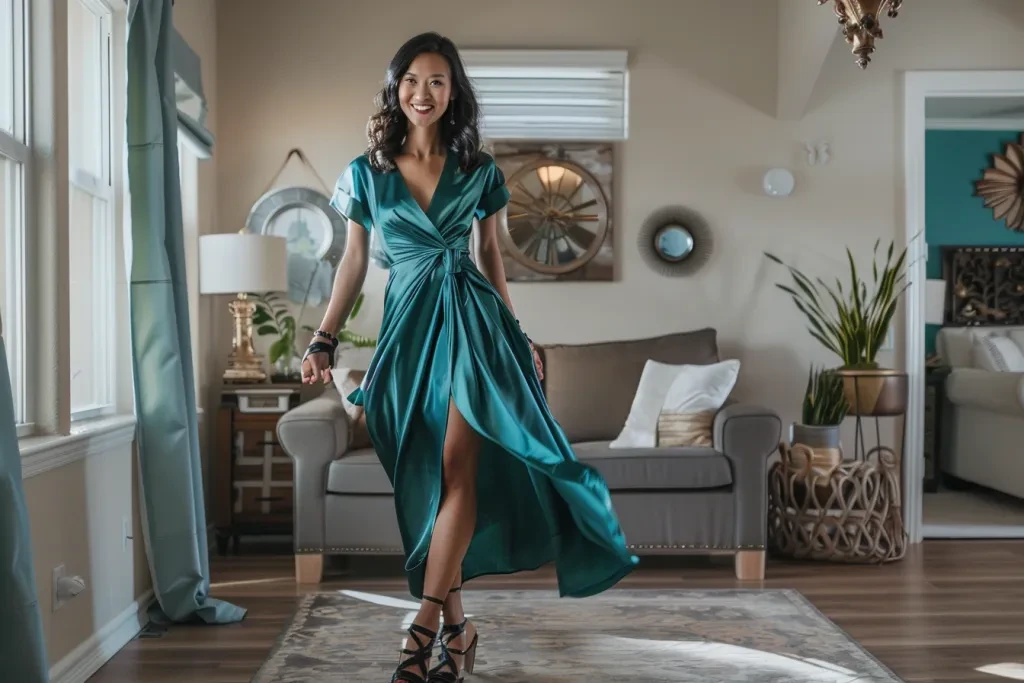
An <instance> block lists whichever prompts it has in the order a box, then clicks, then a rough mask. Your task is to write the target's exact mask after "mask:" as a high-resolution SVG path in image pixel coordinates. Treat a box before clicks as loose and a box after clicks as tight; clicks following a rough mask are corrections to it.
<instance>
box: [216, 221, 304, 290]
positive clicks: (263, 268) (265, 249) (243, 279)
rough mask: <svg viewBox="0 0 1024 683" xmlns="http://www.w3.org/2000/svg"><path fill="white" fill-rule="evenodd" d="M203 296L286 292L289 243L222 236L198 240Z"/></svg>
mask: <svg viewBox="0 0 1024 683" xmlns="http://www.w3.org/2000/svg"><path fill="white" fill-rule="evenodd" d="M199 291H200V292H201V293H202V294H241V293H245V292H285V291H288V240H287V239H285V238H284V237H277V236H274V235H254V234H246V233H225V234H218V235H202V236H201V237H200V238H199Z"/></svg>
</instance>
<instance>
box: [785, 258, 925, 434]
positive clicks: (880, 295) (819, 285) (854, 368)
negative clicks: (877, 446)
mask: <svg viewBox="0 0 1024 683" xmlns="http://www.w3.org/2000/svg"><path fill="white" fill-rule="evenodd" d="M878 246H879V241H877V240H876V241H875V248H874V253H873V257H872V263H871V273H872V288H871V291H870V292H869V290H868V285H867V283H866V282H865V281H864V280H862V279H861V277H860V275H859V274H858V271H857V265H856V263H855V262H854V260H853V254H851V253H850V250H849V249H847V250H846V257H847V261H848V262H849V265H850V275H849V284H848V285H847V287H846V288H844V287H843V283H842V282H840V280H839V278H836V281H835V286H834V287H832V286H830V285H828V284H826V283H825V281H824V280H822V279H821V278H815V279H813V280H812V279H811V278H810V277H808V276H807V275H804V274H803V273H802V272H800V271H799V270H797V269H796V268H794V267H793V266H789V265H787V264H785V263H784V262H783V261H782V260H781V259H780V258H778V257H777V256H774V255H772V254H769V253H765V256H766V257H767V258H768V259H770V260H771V261H773V262H775V263H778V264H780V265H782V266H784V267H785V268H786V269H787V270H788V271H789V273H790V276H791V277H792V278H793V286H792V287H791V286H788V285H784V284H776V287H778V288H779V289H781V290H782V291H784V292H786V293H787V294H789V295H790V297H792V299H793V303H795V304H796V307H797V308H798V309H799V310H800V312H801V313H803V314H804V315H805V316H806V317H807V321H808V323H809V328H808V330H809V332H810V333H811V336H813V337H814V338H815V339H816V340H818V342H820V343H821V344H822V345H823V346H824V347H825V348H827V349H828V350H830V351H832V352H833V353H834V354H836V355H837V356H839V358H841V359H842V365H841V366H840V367H839V368H837V369H836V372H837V373H838V374H839V375H840V376H841V377H842V378H843V386H844V388H845V393H846V400H847V402H848V404H849V413H850V414H851V415H862V416H881V415H900V414H902V413H903V412H904V411H905V410H906V407H907V406H906V402H907V375H906V373H903V372H899V371H897V370H892V369H889V368H882V367H880V366H879V364H878V361H877V356H878V352H879V351H880V350H881V348H882V346H883V345H884V344H885V338H886V336H887V335H888V334H889V326H890V325H891V323H892V318H893V315H894V314H895V313H896V306H897V304H898V303H899V298H900V296H901V295H902V294H903V292H904V291H905V290H906V288H907V279H906V277H907V274H906V270H905V266H906V256H907V250H906V248H904V249H903V251H902V252H900V253H899V255H895V253H894V243H893V242H890V243H889V249H888V251H887V253H886V257H885V262H884V263H882V264H879V260H878V256H879V253H878Z"/></svg>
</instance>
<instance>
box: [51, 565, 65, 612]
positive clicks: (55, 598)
mask: <svg viewBox="0 0 1024 683" xmlns="http://www.w3.org/2000/svg"><path fill="white" fill-rule="evenodd" d="M63 578H64V565H59V566H57V567H54V568H53V578H52V579H51V581H50V591H51V593H52V595H51V597H50V610H51V611H53V612H56V611H57V610H59V609H60V608H61V607H63V606H64V600H63V599H62V598H61V597H60V595H58V592H57V584H58V582H59V581H60V580H61V579H63Z"/></svg>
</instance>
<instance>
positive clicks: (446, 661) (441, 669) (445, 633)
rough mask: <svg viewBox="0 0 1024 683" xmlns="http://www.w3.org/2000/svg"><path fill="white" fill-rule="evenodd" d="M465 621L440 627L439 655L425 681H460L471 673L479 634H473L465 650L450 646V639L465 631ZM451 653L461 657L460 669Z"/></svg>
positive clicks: (448, 682) (450, 682) (430, 682)
mask: <svg viewBox="0 0 1024 683" xmlns="http://www.w3.org/2000/svg"><path fill="white" fill-rule="evenodd" d="M461 589H462V586H456V587H455V588H452V589H451V590H450V591H448V592H449V593H454V592H456V591H458V590H461ZM467 623H468V622H467V620H466V619H463V620H462V621H461V622H460V623H458V624H445V625H444V626H442V627H441V636H440V638H439V640H440V642H441V655H440V657H438V662H437V665H436V666H434V668H433V669H431V670H430V672H429V676H428V678H427V683H461V681H463V680H464V679H465V674H471V673H473V666H474V665H475V664H476V644H477V641H478V640H479V635H480V634H478V633H474V634H473V641H472V642H471V643H470V644H469V647H467V648H466V649H465V650H458V649H456V648H454V647H451V642H452V640H454V639H455V638H458V637H459V636H461V635H462V634H463V633H465V631H466V624H467ZM452 655H457V656H459V657H462V658H463V660H462V670H461V671H460V670H459V666H458V664H456V663H455V660H454V659H453V658H452Z"/></svg>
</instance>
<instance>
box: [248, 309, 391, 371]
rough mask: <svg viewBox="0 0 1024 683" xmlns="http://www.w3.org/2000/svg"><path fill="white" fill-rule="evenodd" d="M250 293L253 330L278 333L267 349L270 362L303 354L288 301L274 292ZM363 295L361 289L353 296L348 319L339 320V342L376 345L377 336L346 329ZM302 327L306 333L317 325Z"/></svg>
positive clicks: (312, 330)
mask: <svg viewBox="0 0 1024 683" xmlns="http://www.w3.org/2000/svg"><path fill="white" fill-rule="evenodd" d="M251 296H252V297H253V299H254V300H255V302H256V311H255V313H253V317H252V322H253V325H255V326H256V333H257V334H259V335H260V336H263V335H274V336H276V337H277V339H276V340H275V341H274V342H273V343H271V345H270V349H269V350H268V355H269V356H270V362H271V364H276V363H277V361H278V360H280V359H281V358H285V357H287V356H288V354H291V357H297V356H301V355H302V354H301V353H300V352H299V349H298V348H297V347H296V342H297V338H296V326H297V323H296V318H295V316H293V315H292V314H291V313H289V310H290V309H289V307H288V302H287V301H286V300H283V299H282V298H281V297H280V296H279V295H277V294H275V293H273V292H270V293H267V294H253V295H251ZM363 299H364V296H363V293H362V292H360V293H359V295H358V296H357V297H356V301H355V304H353V306H352V312H351V313H350V314H349V316H348V320H346V321H345V322H344V323H342V325H341V327H340V328H339V329H338V330H337V332H336V333H335V336H336V337H337V338H338V341H339V342H340V343H341V344H348V345H350V346H354V347H356V348H372V347H374V346H376V345H377V340H376V339H374V338H372V337H366V336H363V335H360V334H356V333H355V332H353V331H352V330H350V329H348V321H350V320H352V319H354V318H355V317H356V316H357V315H358V314H359V309H360V308H361V307H362V305H363ZM304 312H305V306H303V307H302V310H300V311H299V316H298V319H299V320H301V319H302V314H303V313H304ZM302 329H303V330H304V331H306V332H309V334H313V333H314V332H316V329H315V328H313V327H310V326H309V325H303V326H302Z"/></svg>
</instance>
